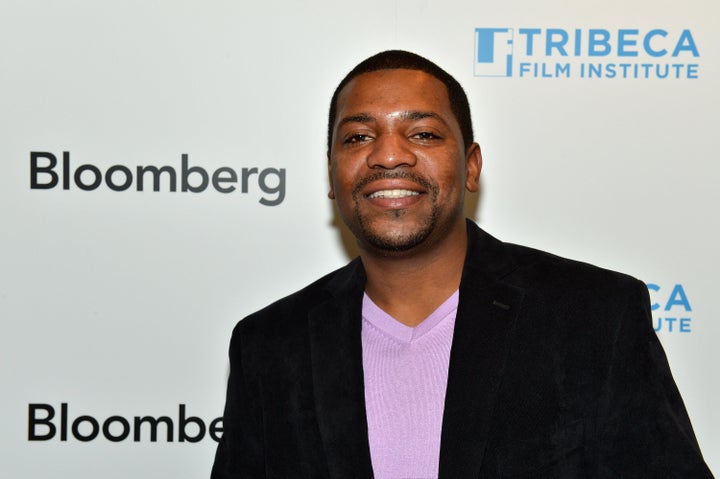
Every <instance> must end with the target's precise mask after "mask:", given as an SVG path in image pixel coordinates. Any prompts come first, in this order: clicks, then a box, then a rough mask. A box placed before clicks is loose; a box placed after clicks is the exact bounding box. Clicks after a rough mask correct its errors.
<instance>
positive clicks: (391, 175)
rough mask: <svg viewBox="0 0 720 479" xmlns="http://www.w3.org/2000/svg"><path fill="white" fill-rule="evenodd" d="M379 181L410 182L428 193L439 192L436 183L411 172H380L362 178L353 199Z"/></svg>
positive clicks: (353, 191)
mask: <svg viewBox="0 0 720 479" xmlns="http://www.w3.org/2000/svg"><path fill="white" fill-rule="evenodd" d="M377 180H410V181H412V182H414V183H417V184H418V185H420V186H422V187H423V188H424V189H425V190H426V191H428V192H430V193H432V194H435V193H436V192H437V186H435V184H434V183H431V182H430V181H429V180H428V179H427V178H425V177H422V176H420V175H418V174H415V173H412V172H409V171H378V172H376V173H373V174H372V175H370V176H366V177H364V178H362V179H361V180H360V181H358V182H357V183H356V184H355V187H354V188H353V190H352V196H353V198H357V197H358V196H359V195H360V191H362V189H363V188H365V187H366V186H367V185H369V184H370V183H372V182H373V181H377Z"/></svg>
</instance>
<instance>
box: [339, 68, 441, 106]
mask: <svg viewBox="0 0 720 479" xmlns="http://www.w3.org/2000/svg"><path fill="white" fill-rule="evenodd" d="M405 100H415V101H418V102H431V101H435V102H437V103H438V105H441V106H442V107H443V109H446V108H447V109H449V107H450V100H449V96H448V91H447V87H446V86H445V84H444V83H442V82H441V81H440V80H439V79H437V78H436V77H434V76H433V75H430V74H429V73H426V72H424V71H422V70H412V69H405V68H398V69H385V70H376V71H372V72H366V73H361V74H360V75H358V76H356V77H355V78H353V79H352V80H350V81H349V82H348V83H347V85H345V86H344V87H343V89H342V90H340V92H339V94H338V98H337V109H338V112H339V111H340V110H342V109H343V108H344V107H345V106H347V103H355V102H357V101H363V102H368V103H375V104H376V105H378V106H380V105H383V104H386V103H395V102H401V101H405Z"/></svg>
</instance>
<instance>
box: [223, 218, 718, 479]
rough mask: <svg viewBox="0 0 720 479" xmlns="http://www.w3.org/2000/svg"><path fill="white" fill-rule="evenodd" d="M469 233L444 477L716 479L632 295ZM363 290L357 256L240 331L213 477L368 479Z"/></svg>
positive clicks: (597, 275) (629, 289)
mask: <svg viewBox="0 0 720 479" xmlns="http://www.w3.org/2000/svg"><path fill="white" fill-rule="evenodd" d="M468 237H469V242H468V245H469V246H468V253H467V258H466V261H465V266H464V270H463V275H462V281H461V284H460V304H459V307H458V311H457V318H456V322H455V333H454V339H453V344H452V350H451V354H450V371H449V375H448V385H447V393H446V398H445V412H444V416H443V428H442V437H441V448H440V472H439V477H440V478H442V479H463V478H491V477H492V478H498V477H512V478H533V479H538V478H582V477H591V478H611V477H618V478H619V477H623V478H636V477H637V478H656V477H657V478H659V477H662V478H684V479H685V478H706V477H712V475H711V473H710V471H709V470H708V468H707V466H706V465H705V463H704V461H703V458H702V455H701V453H700V450H699V448H698V444H697V442H696V440H695V436H694V434H693V431H692V427H691V425H690V421H689V419H688V416H687V413H686V411H685V407H684V405H683V402H682V399H681V397H680V394H679V393H678V390H677V388H676V386H675V383H674V381H673V379H672V376H671V374H670V369H669V367H668V363H667V360H666V358H665V354H664V352H663V350H662V347H661V346H660V343H659V342H658V339H657V337H656V335H655V332H654V331H653V328H652V318H651V315H650V309H649V299H648V293H647V288H646V287H645V285H644V284H643V283H641V282H639V281H637V280H636V279H633V278H631V277H629V276H626V275H623V274H619V273H615V272H611V271H607V270H603V269H599V268H596V267H594V266H590V265H587V264H583V263H578V262H574V261H570V260H566V259H562V258H559V257H556V256H553V255H550V254H548V253H544V252H541V251H537V250H532V249H529V248H525V247H522V246H517V245H511V244H506V243H502V242H500V241H498V240H496V239H495V238H493V237H492V236H490V235H488V234H487V233H485V232H484V231H482V230H481V229H479V228H478V227H477V226H476V225H475V224H474V223H471V222H468ZM364 285H365V272H364V270H363V266H362V263H361V261H360V260H359V259H356V260H354V261H352V262H351V263H350V264H348V265H347V266H345V267H344V268H341V269H339V270H337V271H335V272H333V273H331V274H329V275H327V276H325V277H323V278H322V279H320V280H318V281H316V282H315V283H313V284H311V285H310V286H308V287H306V288H305V289H303V290H301V291H299V292H297V293H295V294H293V295H291V296H288V297H287V298H284V299H282V300H280V301H278V302H276V303H274V304H272V305H270V306H268V307H267V308H265V309H263V310H261V311H259V312H257V313H255V314H253V315H251V316H248V317H247V318H245V319H243V320H242V321H241V322H240V323H238V325H237V326H236V328H235V330H234V332H233V336H232V340H231V344H230V365H231V372H230V378H229V383H228V390H227V403H226V406H225V416H224V433H223V438H222V440H221V441H220V444H219V446H218V450H217V455H216V458H215V464H214V466H213V471H212V478H213V479H230V478H250V477H252V478H261V477H268V478H337V479H349V478H371V477H373V473H372V466H371V463H370V452H369V447H368V439H367V422H366V418H365V399H364V391H363V387H364V386H363V370H362V347H361V340H360V330H361V302H362V295H363V290H364Z"/></svg>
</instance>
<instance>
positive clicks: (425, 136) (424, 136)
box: [411, 131, 440, 141]
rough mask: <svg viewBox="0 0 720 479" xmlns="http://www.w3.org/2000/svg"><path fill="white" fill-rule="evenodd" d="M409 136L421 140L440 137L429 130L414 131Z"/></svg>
mask: <svg viewBox="0 0 720 479" xmlns="http://www.w3.org/2000/svg"><path fill="white" fill-rule="evenodd" d="M411 138H413V139H415V140H422V141H429V140H437V139H439V138H440V137H439V136H437V135H436V134H435V133H431V132H429V131H421V132H419V133H415V134H413V135H412V136H411Z"/></svg>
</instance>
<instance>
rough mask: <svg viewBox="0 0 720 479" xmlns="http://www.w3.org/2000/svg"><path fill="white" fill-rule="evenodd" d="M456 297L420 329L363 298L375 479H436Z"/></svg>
mask: <svg viewBox="0 0 720 479" xmlns="http://www.w3.org/2000/svg"><path fill="white" fill-rule="evenodd" d="M457 306H458V292H457V291H456V292H455V293H454V294H453V295H452V296H450V298H448V299H447V300H446V301H445V302H444V303H443V304H441V305H440V306H439V307H438V308H437V309H436V310H435V311H434V312H433V313H432V314H430V316H428V317H427V318H426V319H425V320H424V321H423V322H422V323H420V324H419V325H418V326H416V327H414V328H411V327H409V326H405V325H404V324H402V323H400V322H398V321H396V320H395V319H394V318H392V317H391V316H390V315H388V314H387V313H386V312H384V311H383V310H382V309H380V308H379V307H378V306H377V305H375V303H373V302H372V300H371V299H370V298H369V297H368V296H367V295H365V297H364V298H363V307H362V316H363V324H362V351H363V369H364V374H365V404H366V413H367V421H368V439H369V441H370V457H371V459H372V466H373V471H374V473H375V478H376V479H409V478H412V479H426V478H437V476H438V462H439V459H440V432H441V428H442V418H443V409H444V404H445V390H446V387H447V377H448V363H449V361H450V346H451V344H452V338H453V329H454V327H455V314H456V312H457Z"/></svg>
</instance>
